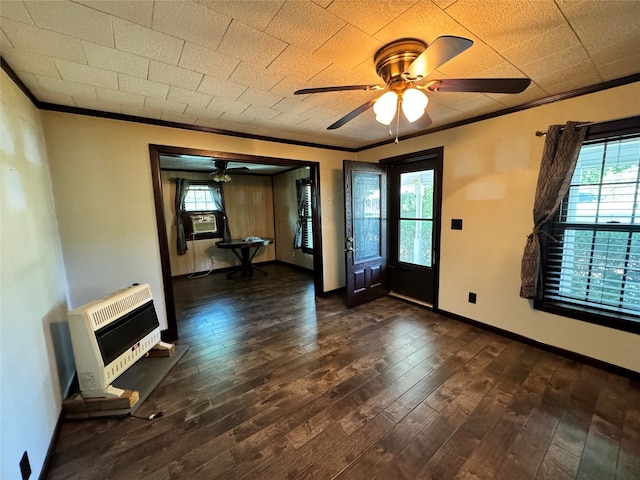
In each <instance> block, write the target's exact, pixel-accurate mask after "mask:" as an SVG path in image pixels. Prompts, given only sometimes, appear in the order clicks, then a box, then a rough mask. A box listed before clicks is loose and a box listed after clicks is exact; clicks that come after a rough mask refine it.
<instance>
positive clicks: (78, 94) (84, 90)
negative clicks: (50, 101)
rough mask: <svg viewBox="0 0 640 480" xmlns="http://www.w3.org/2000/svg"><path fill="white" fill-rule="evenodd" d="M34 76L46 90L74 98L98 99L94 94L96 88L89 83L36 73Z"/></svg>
mask: <svg viewBox="0 0 640 480" xmlns="http://www.w3.org/2000/svg"><path fill="white" fill-rule="evenodd" d="M36 77H37V79H38V82H39V83H40V85H42V88H43V89H44V90H46V91H48V92H53V93H62V94H63V95H69V96H70V97H73V98H74V99H83V98H87V99H90V100H97V99H98V97H97V96H96V89H95V88H94V87H93V86H91V85H85V84H82V83H76V82H70V81H68V80H60V79H57V78H51V77H44V76H42V75H36Z"/></svg>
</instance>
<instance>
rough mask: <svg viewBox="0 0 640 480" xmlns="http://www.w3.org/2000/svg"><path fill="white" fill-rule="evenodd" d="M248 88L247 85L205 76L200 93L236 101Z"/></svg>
mask: <svg viewBox="0 0 640 480" xmlns="http://www.w3.org/2000/svg"><path fill="white" fill-rule="evenodd" d="M247 88H248V87H247V86H246V85H240V84H238V83H236V82H230V81H228V80H220V79H219V78H214V77H209V76H205V77H204V78H203V79H202V82H200V86H199V87H198V92H201V93H205V94H207V95H210V96H216V97H224V98H228V99H230V100H236V99H237V98H238V97H239V96H240V95H242V93H243V92H244V91H245V90H246V89H247ZM209 101H211V99H209ZM189 103H190V102H189Z"/></svg>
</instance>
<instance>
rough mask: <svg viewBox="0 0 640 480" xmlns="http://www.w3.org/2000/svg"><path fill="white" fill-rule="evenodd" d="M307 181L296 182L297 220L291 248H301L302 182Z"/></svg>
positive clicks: (303, 202)
mask: <svg viewBox="0 0 640 480" xmlns="http://www.w3.org/2000/svg"><path fill="white" fill-rule="evenodd" d="M305 181H306V182H308V180H296V192H297V194H298V199H297V205H298V220H297V222H296V233H295V234H294V236H293V248H302V233H303V228H304V225H303V221H304V220H303V219H304V215H305V206H306V201H305V200H306V199H305V195H304V182H305Z"/></svg>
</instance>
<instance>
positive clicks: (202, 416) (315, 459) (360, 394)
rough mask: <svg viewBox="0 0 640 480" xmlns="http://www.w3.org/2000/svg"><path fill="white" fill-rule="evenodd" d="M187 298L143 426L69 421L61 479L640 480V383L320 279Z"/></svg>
mask: <svg viewBox="0 0 640 480" xmlns="http://www.w3.org/2000/svg"><path fill="white" fill-rule="evenodd" d="M267 270H268V272H269V275H267V276H263V275H262V274H260V273H259V272H257V273H255V274H254V276H253V278H251V279H249V280H239V279H238V280H233V279H232V280H228V279H226V276H225V275H224V274H212V275H210V276H208V277H204V278H199V279H181V280H178V281H176V282H175V293H176V303H177V311H178V315H179V321H178V328H179V333H180V340H179V343H183V344H186V345H188V346H189V351H188V352H187V354H186V355H185V357H183V359H182V360H181V361H180V362H179V363H178V365H177V366H176V367H175V368H174V369H173V370H172V371H171V372H170V373H169V375H168V376H167V377H166V378H165V379H164V380H163V381H162V382H161V383H160V385H159V386H158V387H157V388H156V389H155V390H154V392H153V393H152V394H151V396H150V397H149V398H148V399H147V400H146V401H145V402H144V403H143V404H142V405H141V407H140V408H139V409H138V411H137V415H140V416H148V415H150V414H152V413H154V412H157V411H162V412H163V416H162V417H160V418H157V419H154V420H151V421H148V420H141V419H138V418H126V419H119V420H116V419H111V420H96V421H84V422H65V423H64V424H63V425H62V427H61V430H60V434H59V438H58V442H57V444H56V445H55V449H54V452H53V454H52V457H51V462H50V466H49V467H50V468H49V470H48V476H47V478H50V479H115V478H117V479H144V480H162V479H216V478H222V479H225V480H231V479H261V480H263V479H264V480H268V479H327V478H337V479H341V480H345V479H347V480H357V479H367V480H371V479H384V480H386V479H452V478H461V479H494V478H495V479H510V480H514V479H541V480H542V479H554V480H556V479H573V478H579V479H597V480H604V479H620V480H622V479H638V478H640V384H639V383H638V382H634V381H631V380H629V379H626V378H623V377H619V376H616V375H613V374H611V373H607V372H605V371H602V370H598V369H596V368H593V367H590V366H587V365H583V364H580V363H577V362H574V361H571V360H567V359H565V358H563V357H559V356H556V355H553V354H550V353H547V352H544V351H541V350H538V349H536V348H533V347H531V346H528V345H524V344H521V343H519V342H516V341H513V340H510V339H507V338H503V337H501V336H498V335H495V334H493V333H489V332H487V331H484V330H482V329H479V328H476V327H473V326H469V325H467V324H464V323H461V322H458V321H455V320H451V319H448V318H444V317H441V316H439V315H436V314H434V313H432V312H430V311H428V310H425V309H422V308H418V307H416V306H412V305H409V304H407V303H405V302H402V301H399V300H396V299H393V298H390V297H387V298H383V299H379V300H376V301H374V302H372V303H370V304H367V305H363V306H360V307H357V308H354V309H350V310H347V309H345V308H344V306H343V299H342V298H341V296H340V295H332V296H329V297H327V298H319V299H318V298H315V297H314V291H313V281H312V277H311V275H310V274H307V273H305V272H301V271H298V270H294V269H291V268H289V267H287V266H284V265H279V264H273V265H269V266H267Z"/></svg>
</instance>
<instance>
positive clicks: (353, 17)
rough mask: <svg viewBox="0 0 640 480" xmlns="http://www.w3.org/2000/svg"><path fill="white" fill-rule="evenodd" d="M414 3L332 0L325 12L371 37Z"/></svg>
mask: <svg viewBox="0 0 640 480" xmlns="http://www.w3.org/2000/svg"><path fill="white" fill-rule="evenodd" d="M415 3H416V0H334V1H333V2H332V3H331V5H329V7H328V8H327V10H329V11H330V12H331V13H333V14H335V15H337V16H338V17H340V18H341V19H343V20H345V21H346V22H349V23H350V24H351V25H353V26H354V27H357V28H359V29H360V30H362V31H363V32H366V33H368V34H369V35H373V34H375V33H376V32H378V31H379V30H380V29H382V28H383V27H385V26H386V25H387V24H388V23H390V22H392V21H393V20H395V19H396V18H397V17H399V16H400V15H401V14H402V13H404V12H405V11H406V10H407V9H408V8H409V7H411V6H413V5H414V4H415Z"/></svg>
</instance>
